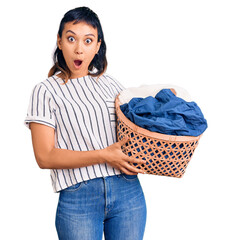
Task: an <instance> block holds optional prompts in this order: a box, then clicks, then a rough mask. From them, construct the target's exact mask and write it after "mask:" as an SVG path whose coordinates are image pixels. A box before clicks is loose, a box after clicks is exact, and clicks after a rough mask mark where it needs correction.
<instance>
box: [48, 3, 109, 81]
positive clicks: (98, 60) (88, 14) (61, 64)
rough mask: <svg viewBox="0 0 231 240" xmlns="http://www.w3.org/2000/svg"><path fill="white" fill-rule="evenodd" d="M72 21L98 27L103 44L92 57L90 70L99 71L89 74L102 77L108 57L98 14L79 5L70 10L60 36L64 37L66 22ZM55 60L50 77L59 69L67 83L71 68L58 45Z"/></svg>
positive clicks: (64, 18)
mask: <svg viewBox="0 0 231 240" xmlns="http://www.w3.org/2000/svg"><path fill="white" fill-rule="evenodd" d="M72 21H75V22H74V24H76V23H78V22H86V23H87V24H89V25H91V26H92V27H93V28H97V31H98V42H99V41H100V40H101V45H100V49H99V51H98V54H96V55H95V56H94V58H93V59H92V61H91V63H90V64H89V67H88V70H89V71H93V70H94V68H96V69H97V72H95V73H90V72H89V73H88V75H90V76H93V77H96V76H97V77H100V76H101V75H102V74H103V73H104V72H105V71H106V68H107V59H106V43H105V41H104V35H103V30H102V27H101V24H100V21H99V18H98V16H97V14H96V13H94V12H93V11H92V10H91V9H90V8H88V7H78V8H74V9H72V10H69V11H68V12H66V13H65V15H64V17H63V18H62V20H61V22H60V25H59V30H58V34H59V36H60V38H61V37H62V32H63V29H64V25H65V23H67V22H72ZM53 61H54V66H53V67H52V68H51V69H50V71H49V73H48V77H50V76H52V75H53V74H55V73H56V72H57V71H61V73H62V75H63V76H64V80H65V83H67V81H68V79H69V78H70V76H71V71H70V70H69V68H68V66H67V64H66V61H65V59H64V56H63V53H62V50H60V49H59V48H58V47H57V48H56V50H55V52H54V55H53ZM97 79H98V78H97Z"/></svg>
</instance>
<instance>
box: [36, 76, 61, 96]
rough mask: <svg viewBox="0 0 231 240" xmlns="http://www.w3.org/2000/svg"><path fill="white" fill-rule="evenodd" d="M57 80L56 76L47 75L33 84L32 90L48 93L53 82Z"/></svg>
mask: <svg viewBox="0 0 231 240" xmlns="http://www.w3.org/2000/svg"><path fill="white" fill-rule="evenodd" d="M57 81H58V78H57V77H56V76H55V75H53V76H51V77H48V78H46V79H44V80H42V81H40V82H37V83H35V85H34V86H33V88H32V92H34V93H44V92H47V93H50V92H52V89H53V86H54V83H55V82H57Z"/></svg>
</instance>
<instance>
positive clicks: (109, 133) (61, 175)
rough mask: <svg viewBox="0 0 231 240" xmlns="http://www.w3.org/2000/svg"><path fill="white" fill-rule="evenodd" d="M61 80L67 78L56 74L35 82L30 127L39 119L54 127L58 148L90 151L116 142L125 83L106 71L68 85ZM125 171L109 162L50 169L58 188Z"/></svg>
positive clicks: (55, 185)
mask: <svg viewBox="0 0 231 240" xmlns="http://www.w3.org/2000/svg"><path fill="white" fill-rule="evenodd" d="M60 83H64V80H63V79H61V78H59V77H58V76H57V75H53V76H51V77H49V78H47V79H46V80H44V81H42V82H40V83H38V84H37V85H35V87H34V88H33V90H32V93H31V96H30V101H29V106H28V111H27V117H26V119H25V120H24V124H25V125H26V127H28V128H29V123H30V122H37V123H41V124H45V125H47V126H49V127H52V128H54V129H55V148H61V149H69V150H75V151H89V150H97V149H103V148H106V147H107V146H109V145H111V144H113V143H115V142H116V141H117V139H116V112H115V97H116V96H117V94H118V93H119V92H120V91H121V90H123V89H125V87H123V86H122V85H121V83H120V82H119V81H118V80H116V79H115V78H113V77H111V76H110V75H108V74H106V73H105V74H103V75H102V76H101V77H100V78H99V79H98V82H97V81H96V77H91V76H89V75H88V76H84V77H81V78H76V79H69V80H68V82H67V83H66V84H65V85H61V84H60ZM64 161H65V159H64ZM121 173H122V172H121V171H120V170H119V169H116V168H113V167H112V166H110V165H108V164H107V163H103V164H96V165H91V166H86V167H81V168H75V169H51V170H50V176H51V182H52V186H53V190H54V192H59V191H60V190H62V189H65V188H67V187H69V186H72V185H74V184H76V183H79V182H82V181H86V180H89V179H93V178H98V177H105V176H112V175H118V174H121Z"/></svg>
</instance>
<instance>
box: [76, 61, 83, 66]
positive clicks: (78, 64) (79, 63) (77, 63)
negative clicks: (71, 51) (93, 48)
mask: <svg viewBox="0 0 231 240" xmlns="http://www.w3.org/2000/svg"><path fill="white" fill-rule="evenodd" d="M82 62H83V61H82V60H75V61H74V64H75V66H76V67H80V65H81V64H82Z"/></svg>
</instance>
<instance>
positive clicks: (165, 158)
mask: <svg viewBox="0 0 231 240" xmlns="http://www.w3.org/2000/svg"><path fill="white" fill-rule="evenodd" d="M115 107H116V120H117V126H116V128H117V129H116V131H117V141H121V140H122V138H123V137H124V136H128V137H129V140H128V141H127V142H126V143H125V144H124V145H122V151H123V153H125V154H126V155H128V156H131V157H133V158H138V159H142V160H146V163H145V164H137V163H131V162H129V164H130V165H132V166H135V167H136V168H138V169H142V170H144V171H145V172H146V173H147V174H154V175H162V176H170V177H178V178H180V177H182V176H183V174H184V173H185V170H186V168H187V166H188V163H189V161H190V160H191V158H192V155H193V153H194V151H195V149H196V147H197V145H198V142H199V139H200V137H201V136H198V137H191V136H173V135H165V134H160V133H156V132H151V131H149V130H147V129H144V128H141V127H139V126H137V125H136V124H134V123H133V122H131V121H130V120H129V119H128V118H126V116H125V115H124V114H123V112H122V111H121V109H120V102H119V94H118V95H117V96H116V99H115Z"/></svg>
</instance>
